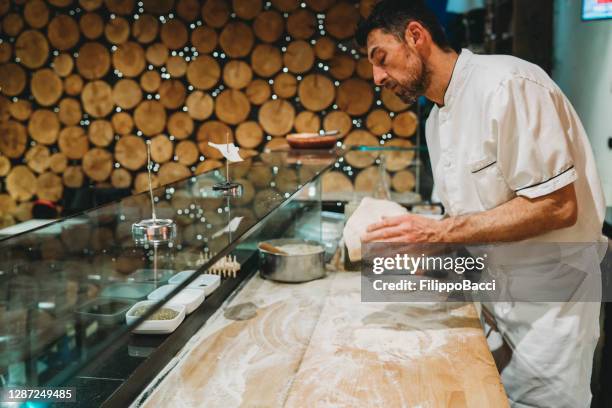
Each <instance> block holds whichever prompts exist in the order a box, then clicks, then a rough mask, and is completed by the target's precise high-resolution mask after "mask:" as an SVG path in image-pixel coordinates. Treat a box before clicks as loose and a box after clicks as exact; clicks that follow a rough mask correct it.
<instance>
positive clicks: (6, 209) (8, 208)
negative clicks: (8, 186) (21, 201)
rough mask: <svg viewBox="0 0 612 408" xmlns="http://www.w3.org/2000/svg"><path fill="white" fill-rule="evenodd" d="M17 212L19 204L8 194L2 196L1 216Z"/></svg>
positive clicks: (0, 196)
mask: <svg viewBox="0 0 612 408" xmlns="http://www.w3.org/2000/svg"><path fill="white" fill-rule="evenodd" d="M16 210H17V203H16V202H15V200H14V199H13V197H11V196H10V195H8V194H0V216H6V215H7V214H14V213H15V211H16Z"/></svg>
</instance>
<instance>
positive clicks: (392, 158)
mask: <svg viewBox="0 0 612 408" xmlns="http://www.w3.org/2000/svg"><path fill="white" fill-rule="evenodd" d="M386 146H389V147H398V148H403V149H410V148H413V147H414V145H413V144H412V143H410V141H408V140H402V139H393V140H391V141H389V142H387V143H386V144H385V147H386ZM384 155H385V166H386V167H387V170H389V171H398V170H402V169H405V168H406V167H408V166H409V165H410V164H411V163H412V160H413V159H414V155H415V153H414V150H393V151H387V152H385V153H384Z"/></svg>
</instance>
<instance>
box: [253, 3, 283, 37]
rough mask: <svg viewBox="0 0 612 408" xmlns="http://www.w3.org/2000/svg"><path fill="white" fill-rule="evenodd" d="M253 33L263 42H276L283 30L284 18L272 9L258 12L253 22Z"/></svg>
mask: <svg viewBox="0 0 612 408" xmlns="http://www.w3.org/2000/svg"><path fill="white" fill-rule="evenodd" d="M253 30H254V31H255V35H256V36H257V38H259V39H260V40H261V41H263V42H267V43H273V42H276V41H277V40H278V39H279V38H280V37H281V36H282V35H283V32H284V31H285V20H284V19H283V16H281V15H280V13H278V12H276V11H274V10H268V11H264V12H263V13H259V15H258V16H257V18H256V19H255V21H254V23H253Z"/></svg>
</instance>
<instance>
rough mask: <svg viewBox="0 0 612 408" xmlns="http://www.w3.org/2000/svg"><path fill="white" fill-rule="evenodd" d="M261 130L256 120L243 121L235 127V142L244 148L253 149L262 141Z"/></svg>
mask: <svg viewBox="0 0 612 408" xmlns="http://www.w3.org/2000/svg"><path fill="white" fill-rule="evenodd" d="M263 136H264V135H263V130H262V129H261V126H259V124H258V123H257V122H254V121H248V122H243V123H241V124H240V125H238V128H236V142H237V143H238V145H239V146H240V147H243V148H245V149H255V148H256V147H258V146H259V145H260V144H261V142H262V141H263Z"/></svg>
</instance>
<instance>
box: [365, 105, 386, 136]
mask: <svg viewBox="0 0 612 408" xmlns="http://www.w3.org/2000/svg"><path fill="white" fill-rule="evenodd" d="M392 123H393V122H392V121H391V116H389V113H388V112H387V111H386V110H383V109H375V110H373V111H372V112H370V114H369V115H368V118H367V119H366V127H367V128H368V130H369V131H370V132H372V133H373V134H375V135H377V136H380V135H384V134H385V133H388V132H389V131H390V130H391V126H392Z"/></svg>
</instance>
